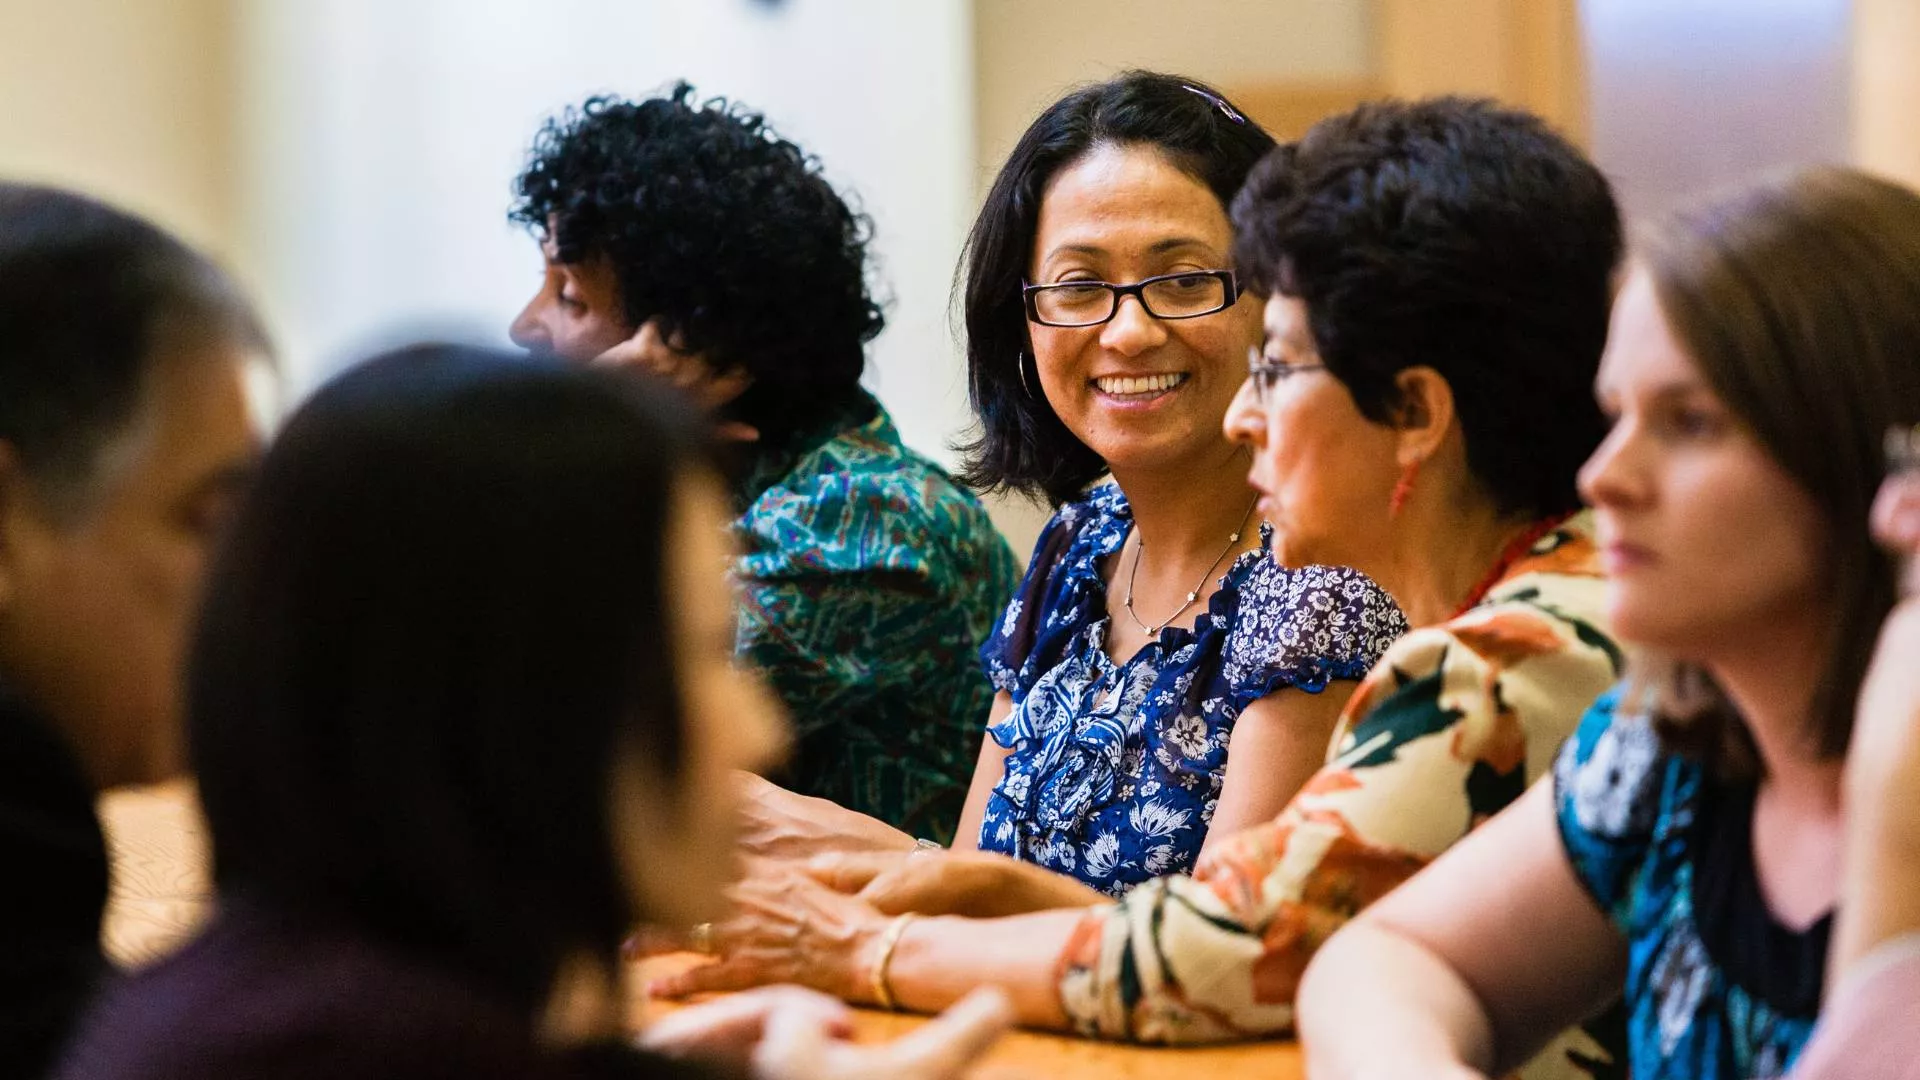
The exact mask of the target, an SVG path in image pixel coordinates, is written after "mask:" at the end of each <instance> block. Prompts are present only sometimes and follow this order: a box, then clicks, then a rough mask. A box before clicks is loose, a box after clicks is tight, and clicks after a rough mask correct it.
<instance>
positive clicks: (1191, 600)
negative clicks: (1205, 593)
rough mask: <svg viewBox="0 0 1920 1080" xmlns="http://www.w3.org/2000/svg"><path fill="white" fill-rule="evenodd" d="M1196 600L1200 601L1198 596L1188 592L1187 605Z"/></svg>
mask: <svg viewBox="0 0 1920 1080" xmlns="http://www.w3.org/2000/svg"><path fill="white" fill-rule="evenodd" d="M1198 599H1200V594H1199V593H1197V592H1190V593H1188V594H1187V603H1189V604H1191V603H1193V602H1194V601H1195V600H1198Z"/></svg>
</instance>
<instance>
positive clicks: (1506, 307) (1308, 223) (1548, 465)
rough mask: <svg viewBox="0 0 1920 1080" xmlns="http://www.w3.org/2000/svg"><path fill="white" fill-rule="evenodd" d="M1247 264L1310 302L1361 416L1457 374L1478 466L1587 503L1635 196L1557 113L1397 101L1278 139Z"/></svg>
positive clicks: (1541, 494) (1244, 215)
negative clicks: (1413, 382)
mask: <svg viewBox="0 0 1920 1080" xmlns="http://www.w3.org/2000/svg"><path fill="white" fill-rule="evenodd" d="M1233 222H1234V232H1235V244H1234V264H1235V267H1236V269H1237V270H1238V271H1239V273H1240V275H1241V277H1242V279H1243V280H1245V281H1246V282H1247V283H1248V284H1249V285H1250V286H1251V287H1252V288H1253V289H1254V290H1256V291H1258V292H1263V293H1269V294H1270V293H1272V292H1274V291H1278V292H1280V293H1282V294H1285V295H1287V296H1293V297H1298V298H1299V299H1301V300H1302V301H1304V302H1305V304H1306V309H1307V317H1308V324H1309V326H1310V328H1311V330H1312V332H1313V339H1314V344H1315V346H1316V347H1317V348H1318V350H1319V354H1320V359H1321V360H1322V361H1323V362H1324V363H1325V364H1326V365H1327V368H1328V370H1329V371H1330V372H1331V373H1332V374H1333V375H1334V376H1335V377H1336V378H1338V379H1339V380H1340V381H1341V382H1342V383H1344V384H1345V385H1346V387H1347V389H1348V390H1349V391H1350V392H1351V393H1352V394H1353V399H1354V402H1355V404H1356V405H1357V406H1358V408H1359V409H1360V411H1361V413H1362V414H1363V415H1365V416H1366V417H1367V418H1368V419H1370V420H1373V421H1374V422H1376V423H1382V424H1387V423H1392V422H1393V420H1394V417H1395V416H1396V414H1397V412H1398V409H1399V407H1400V404H1401V402H1400V396H1399V393H1398V391H1397V389H1396V388H1395V385H1394V378H1395V376H1396V375H1398V374H1399V373H1400V372H1401V371H1402V370H1404V369H1406V368H1409V367H1415V366H1421V365H1424V366H1428V367H1431V368H1433V369H1434V370H1436V371H1438V372H1439V373H1440V375H1441V376H1442V377H1444V378H1445V379H1446V380H1447V383H1448V385H1449V386H1451V387H1452V389H1453V398H1454V407H1455V409H1456V410H1457V412H1458V415H1459V418H1460V427H1461V430H1462V432H1463V433H1464V435H1465V438H1466V448H1467V466H1468V468H1469V469H1470V470H1471V471H1472V473H1473V475H1474V477H1475V478H1476V479H1477V480H1478V481H1479V482H1480V484H1481V485H1482V486H1483V487H1484V489H1485V490H1486V492H1487V493H1488V494H1489V495H1490V496H1491V497H1492V498H1493V500H1494V502H1495V503H1496V504H1497V505H1498V506H1499V508H1500V509H1501V510H1502V511H1503V512H1506V513H1510V514H1525V515H1528V516H1530V517H1534V518H1541V517H1547V516H1550V515H1554V514H1559V513H1564V512H1568V511H1571V510H1574V509H1577V508H1578V507H1579V506H1580V496H1579V494H1578V493H1577V492H1576V490H1575V487H1574V480H1575V476H1576V474H1577V473H1578V472H1579V469H1580V465H1581V463H1582V462H1584V461H1586V459H1587V458H1588V456H1590V455H1591V454H1592V453H1593V451H1594V448H1595V447H1597V446H1599V444H1600V440H1601V439H1602V438H1603V437H1604V436H1605V434H1606V430H1607V426H1606V420H1605V418H1604V417H1603V416H1602V414H1601V412H1600V409H1599V406H1598V405H1596V404H1595V402H1594V397H1593V380H1594V376H1595V373H1596V372H1597V371H1598V369H1599V365H1600V353H1601V350H1602V349H1603V348H1604V347H1605V345H1606V340H1607V316H1608V311H1609V308H1610V306H1611V302H1612V286H1613V275H1614V271H1615V268H1616V267H1617V266H1618V264H1619V261H1620V254H1621V245H1622V240H1621V226H1620V214H1619V210H1618V209H1617V208H1616V206H1615V205H1614V199H1613V192H1612V189H1611V188H1610V187H1609V186H1608V184H1607V180H1606V178H1605V177H1604V176H1602V175H1601V174H1600V171H1599V170H1598V169H1597V168H1595V167H1594V165H1593V164H1592V162H1590V161H1588V160H1587V158H1586V156H1585V155H1584V154H1582V153H1581V152H1580V151H1579V150H1578V149H1576V148H1575V147H1574V146H1573V145H1572V144H1571V143H1569V142H1567V140H1565V139H1564V138H1562V137H1561V136H1559V135H1558V134H1555V133H1554V131H1553V130H1552V129H1551V128H1549V127H1548V126H1547V124H1546V123H1545V122H1544V121H1542V120H1540V119H1539V118H1538V117H1535V116H1532V115H1530V114H1528V113H1524V112H1518V111H1515V110H1512V109H1506V108H1501V107H1500V106H1497V105H1495V104H1493V103H1492V102H1489V101H1478V100H1469V99H1464V98H1455V97H1445V98H1435V99H1431V100H1425V101H1415V102H1400V101H1386V102H1378V103H1374V104H1368V105H1362V106H1360V107H1359V108H1357V109H1354V110H1352V111H1351V112H1347V113H1344V114H1341V115H1339V116H1334V117H1330V118H1328V119H1326V120H1322V121H1321V122H1320V123H1318V124H1316V125H1314V127H1313V128H1312V129H1311V130H1310V131H1308V132H1307V134H1306V136H1305V137H1304V138H1302V139H1301V140H1300V141H1299V142H1297V143H1293V144H1289V145H1287V146H1284V147H1281V148H1280V149H1278V150H1276V151H1274V152H1273V153H1272V154H1271V155H1269V156H1268V157H1267V159H1266V160H1265V161H1262V162H1261V163H1260V164H1259V166H1258V167H1257V168H1255V169H1254V170H1253V175H1252V176H1250V177H1248V179H1247V185H1246V187H1245V188H1244V189H1243V190H1242V191H1241V192H1240V194H1239V196H1238V197H1237V198H1236V199H1235V200H1234V205H1233Z"/></svg>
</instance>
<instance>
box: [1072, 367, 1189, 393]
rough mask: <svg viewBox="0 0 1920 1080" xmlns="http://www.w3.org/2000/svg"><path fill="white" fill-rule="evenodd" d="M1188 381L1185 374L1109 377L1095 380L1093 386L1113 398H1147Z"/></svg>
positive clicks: (1170, 373)
mask: <svg viewBox="0 0 1920 1080" xmlns="http://www.w3.org/2000/svg"><path fill="white" fill-rule="evenodd" d="M1186 381H1187V376H1186V374H1185V373H1182V372H1169V373H1167V374H1165V375H1108V376H1106V377H1104V378H1099V379H1094V380H1093V385H1094V387H1095V388H1097V389H1098V390H1099V391H1100V392H1101V393H1103V394H1107V395H1109V396H1112V397H1146V396H1149V395H1153V394H1164V393H1166V392H1167V391H1168V390H1171V389H1173V388H1174V387H1176V386H1179V385H1180V384H1181V383H1183V382H1186Z"/></svg>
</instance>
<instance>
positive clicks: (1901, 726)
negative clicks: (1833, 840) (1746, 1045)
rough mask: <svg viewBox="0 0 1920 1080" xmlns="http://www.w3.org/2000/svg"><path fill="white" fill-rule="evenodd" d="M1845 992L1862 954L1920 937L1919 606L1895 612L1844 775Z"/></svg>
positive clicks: (1840, 932)
mask: <svg viewBox="0 0 1920 1080" xmlns="http://www.w3.org/2000/svg"><path fill="white" fill-rule="evenodd" d="M1844 783H1845V796H1844V797H1845V807H1846V840H1845V844H1846V847H1845V852H1846V854H1845V860H1844V870H1843V872H1842V873H1843V876H1842V879H1841V893H1840V895H1841V898H1842V899H1841V903H1840V905H1839V913H1838V915H1837V916H1836V917H1835V921H1834V935H1833V947H1832V949H1831V951H1830V952H1829V954H1828V957H1827V966H1828V971H1829V976H1830V983H1829V985H1838V984H1839V983H1840V982H1841V981H1842V979H1843V977H1844V976H1845V975H1846V973H1847V972H1848V970H1849V969H1850V968H1851V967H1853V965H1854V964H1855V963H1856V962H1857V961H1859V959H1860V958H1861V957H1862V956H1865V955H1866V954H1867V953H1869V952H1870V951H1872V950H1873V948H1874V947H1875V946H1877V945H1880V944H1883V943H1885V942H1887V941H1890V940H1892V939H1893V938H1896V937H1899V936H1901V935H1903V934H1909V933H1913V932H1916V931H1920V601H1915V600H1908V601H1905V602H1903V603H1902V604H1901V605H1900V606H1898V607H1896V608H1894V610H1893V613H1892V614H1891V615H1889V616H1888V617H1887V622H1886V626H1885V627H1884V628H1883V629H1882V630H1881V632H1880V646H1879V649H1878V651H1877V652H1876V654H1875V656H1874V662H1873V666H1872V668H1871V669H1870V670H1869V671H1868V673H1867V678H1866V682H1865V684H1864V686H1863V688H1862V690H1861V694H1860V705H1859V712H1858V715H1857V718H1856V719H1855V721H1854V730H1853V744H1852V745H1851V746H1850V747H1849V748H1848V751H1847V766H1846V774H1845V781H1844Z"/></svg>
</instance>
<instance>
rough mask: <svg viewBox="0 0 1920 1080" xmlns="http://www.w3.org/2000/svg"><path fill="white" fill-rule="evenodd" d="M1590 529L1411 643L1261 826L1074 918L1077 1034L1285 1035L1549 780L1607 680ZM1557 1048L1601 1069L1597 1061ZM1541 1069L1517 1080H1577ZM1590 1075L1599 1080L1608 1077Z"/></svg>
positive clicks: (1152, 1037) (1548, 540)
mask: <svg viewBox="0 0 1920 1080" xmlns="http://www.w3.org/2000/svg"><path fill="white" fill-rule="evenodd" d="M1602 587H1603V582H1602V580H1601V576H1600V571H1599V566H1598V559H1597V552H1596V550H1595V547H1594V543H1593V534H1592V519H1591V515H1588V514H1581V515H1578V516H1576V517H1573V518H1571V519H1569V520H1568V521H1566V522H1565V523H1563V524H1562V525H1560V526H1559V527H1558V528H1556V529H1554V530H1552V531H1550V532H1548V533H1546V534H1545V535H1544V536H1542V537H1541V539H1540V540H1539V541H1538V542H1536V543H1535V544H1534V545H1533V546H1532V547H1531V548H1529V549H1528V550H1527V552H1526V553H1525V554H1524V555H1523V556H1522V557H1521V558H1519V559H1517V560H1516V561H1515V562H1514V563H1513V565H1512V566H1511V567H1510V568H1509V569H1508V571H1507V573H1506V574H1505V575H1504V576H1502V577H1501V578H1500V580H1498V581H1497V582H1495V583H1494V585H1493V587H1492V588H1490V589H1489V590H1488V591H1487V593H1486V596H1485V597H1484V598H1483V599H1482V600H1481V602H1480V603H1479V604H1477V605H1475V606H1474V607H1472V608H1470V609H1468V610H1467V611H1465V612H1463V613H1462V614H1460V615H1459V616H1457V617H1455V618H1453V619H1451V620H1449V621H1448V622H1446V623H1443V624H1441V625H1439V626H1431V627H1425V628H1422V629H1419V630H1415V631H1414V632H1412V633H1410V634H1407V635H1406V636H1405V637H1402V638H1401V639H1400V640H1399V641H1398V642H1396V643H1395V644H1394V645H1393V646H1392V647H1391V648H1389V649H1388V650H1387V652H1386V654H1385V655H1384V656H1383V657H1382V658H1381V660H1380V662H1379V663H1378V664H1376V665H1375V666H1374V668H1373V670H1372V671H1371V672H1370V673H1369V674H1368V675H1367V677H1366V679H1365V680H1364V681H1363V682H1362V683H1361V684H1360V687H1359V689H1358V690H1356V691H1355V692H1354V695H1353V699H1352V700H1351V702H1349V704H1348V706H1347V709H1346V713H1345V716H1344V717H1343V718H1342V720H1341V722H1340V726H1339V728H1338V730H1337V731H1336V732H1335V735H1334V740H1333V744H1332V747H1331V750H1330V753H1329V756H1328V760H1327V764H1326V765H1325V766H1324V767H1323V768H1322V769H1321V770H1320V772H1319V773H1318V774H1317V775H1315V776H1314V778H1313V779H1312V780H1310V781H1308V783H1307V785H1306V787H1304V788H1302V789H1301V791H1300V793H1299V794H1298V795H1296V796H1295V797H1294V798H1293V800H1292V802H1291V803H1289V804H1288V806H1287V808H1286V809H1285V810H1284V811H1282V812H1281V814H1280V816H1279V817H1278V818H1276V819H1275V820H1273V821H1271V822H1268V823H1266V824H1264V825H1260V826H1256V827H1254V828H1251V829H1248V830H1246V831H1244V832H1242V833H1240V834H1238V835H1236V836H1234V837H1232V838H1231V839H1230V840H1229V841H1228V842H1227V843H1225V844H1223V845H1221V847H1220V849H1219V850H1218V851H1216V852H1210V853H1208V855H1207V857H1206V858H1204V859H1202V860H1201V862H1200V864H1199V865H1198V866H1197V867H1196V869H1195V871H1194V874H1193V876H1191V877H1185V876H1177V877H1162V878H1158V879H1155V880H1153V881H1150V882H1147V883H1146V884H1143V885H1141V886H1139V887H1138V888H1136V889H1135V890H1134V891H1133V892H1131V893H1130V894H1128V895H1127V897H1126V898H1125V899H1124V900H1122V901H1120V902H1118V903H1115V904H1110V905H1102V906H1099V907H1094V908H1090V909H1088V914H1087V915H1086V917H1085V918H1084V919H1082V920H1081V922H1080V924H1079V926H1078V928H1077V930H1076V932H1075V933H1074V935H1073V937H1072V939H1071V940H1070V942H1069V943H1068V945H1067V948H1066V950H1065V951H1064V952H1063V953H1062V955H1061V957H1060V984H1059V986H1060V999H1061V1004H1062V1005H1063V1006H1064V1008H1065V1009H1066V1012H1067V1015H1068V1016H1069V1017H1070V1018H1071V1020H1072V1021H1073V1023H1074V1026H1075V1027H1076V1028H1078V1029H1079V1030H1080V1031H1081V1032H1082V1033H1083V1034H1087V1035H1092V1036H1096V1037H1101V1038H1108V1039H1125V1040H1132V1041H1138V1042H1170V1043H1193V1042H1212V1041H1224V1040H1230V1039H1244V1038H1254V1037H1260V1036H1272V1035H1276V1034H1284V1033H1286V1032H1288V1031H1289V1030H1291V1027H1292V1024H1293V996H1294V990H1295V989H1296V987H1297V986H1298V984H1299V981H1300V976H1301V974H1302V973H1303V972H1304V971H1305V970H1306V966H1307V961H1308V960H1309V959H1311V958H1312V956H1313V953H1314V950H1315V949H1317V948H1319V947H1320V944H1321V942H1323V941H1325V940H1326V939H1327V937H1328V935H1330V934H1332V933H1333V932H1334V931H1335V930H1337V929H1339V928H1340V926H1341V925H1342V924H1343V923H1345V922H1346V921H1347V920H1348V919H1349V918H1351V917H1352V916H1353V915H1354V913H1356V912H1357V911H1359V910H1360V909H1361V908H1363V907H1365V906H1366V905H1367V904H1370V903H1372V902H1373V901H1374V900H1375V899H1376V898H1378V897H1379V896H1381V895H1382V894H1384V893H1385V892H1387V890H1389V889H1391V888H1393V887H1394V886H1396V885H1398V884H1399V883H1400V882H1402V881H1405V880H1406V879H1407V878H1408V877H1410V876H1412V875H1413V873H1414V872H1415V871H1417V870H1419V869H1420V868H1421V867H1422V866H1424V865H1426V864H1427V863H1428V862H1429V861H1431V860H1432V859H1433V858H1434V857H1436V856H1438V855H1439V854H1440V853H1441V852H1442V851H1444V850H1446V848H1447V847H1448V846H1449V845H1451V844H1452V843H1453V842H1454V841H1456V840H1459V839H1460V838H1461V837H1462V836H1465V835H1466V834H1467V832H1468V831H1469V830H1471V829H1472V828H1473V827H1474V826H1475V825H1477V824H1479V823H1480V822H1481V821H1483V820H1485V819H1486V818H1488V817H1490V816H1491V815H1493V814H1494V813H1496V812H1498V811H1499V810H1500V809H1501V808H1502V807H1505V806H1506V805H1507V804H1508V803H1510V802H1512V801H1513V800H1514V799H1516V798H1518V797H1519V795H1520V793H1521V792H1522V791H1524V790H1526V787H1527V785H1528V784H1529V783H1531V782H1532V781H1533V780H1534V779H1536V778H1538V777H1541V776H1544V775H1547V773H1548V772H1549V771H1550V770H1551V768H1552V765H1553V760H1554V755H1555V752H1556V751H1557V750H1558V749H1559V748H1560V744H1561V742H1562V741H1564V740H1565V739H1566V738H1567V737H1568V736H1569V735H1571V734H1572V733H1573V731H1574V728H1575V727H1577V726H1578V725H1579V722H1580V717H1581V715H1582V714H1583V713H1584V712H1585V711H1586V709H1587V707H1588V706H1589V705H1591V704H1593V702H1594V699H1596V698H1597V697H1599V696H1600V694H1601V693H1602V692H1604V691H1605V690H1606V689H1607V688H1608V687H1609V686H1611V685H1612V684H1613V683H1614V681H1615V680H1616V678H1617V677H1618V676H1619V673H1620V665H1621V656H1620V653H1619V650H1618V649H1617V648H1616V646H1615V645H1614V643H1613V641H1612V640H1611V639H1610V638H1609V636H1608V635H1607V633H1606V632H1605V631H1604V630H1603V629H1602V628H1601V623H1600V611H1601V590H1602ZM1573 1041H1575V1042H1580V1043H1584V1044H1585V1045H1581V1046H1566V1045H1562V1046H1559V1047H1557V1048H1556V1050H1555V1053H1554V1054H1553V1055H1549V1058H1559V1059H1564V1058H1565V1057H1566V1055H1568V1054H1569V1053H1571V1054H1575V1055H1579V1056H1581V1057H1586V1056H1589V1055H1592V1056H1598V1057H1603V1058H1604V1057H1605V1056H1607V1055H1606V1052H1605V1051H1604V1050H1603V1049H1602V1048H1601V1047H1599V1046H1598V1045H1597V1044H1592V1043H1587V1042H1586V1041H1585V1040H1584V1039H1580V1038H1577V1037H1576V1038H1575V1039H1574V1040H1573ZM1562 1063H1563V1061H1562V1060H1551V1061H1549V1060H1546V1059H1536V1062H1535V1064H1534V1065H1533V1066H1530V1067H1529V1068H1528V1069H1527V1070H1526V1075H1528V1076H1529V1077H1533V1076H1543V1077H1544V1076H1555V1075H1559V1076H1568V1075H1575V1076H1577V1075H1582V1074H1583V1073H1582V1072H1581V1071H1578V1070H1577V1069H1576V1070H1575V1071H1568V1069H1566V1068H1560V1067H1558V1066H1559V1065H1561V1064H1562ZM1603 1071H1604V1070H1603Z"/></svg>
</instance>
